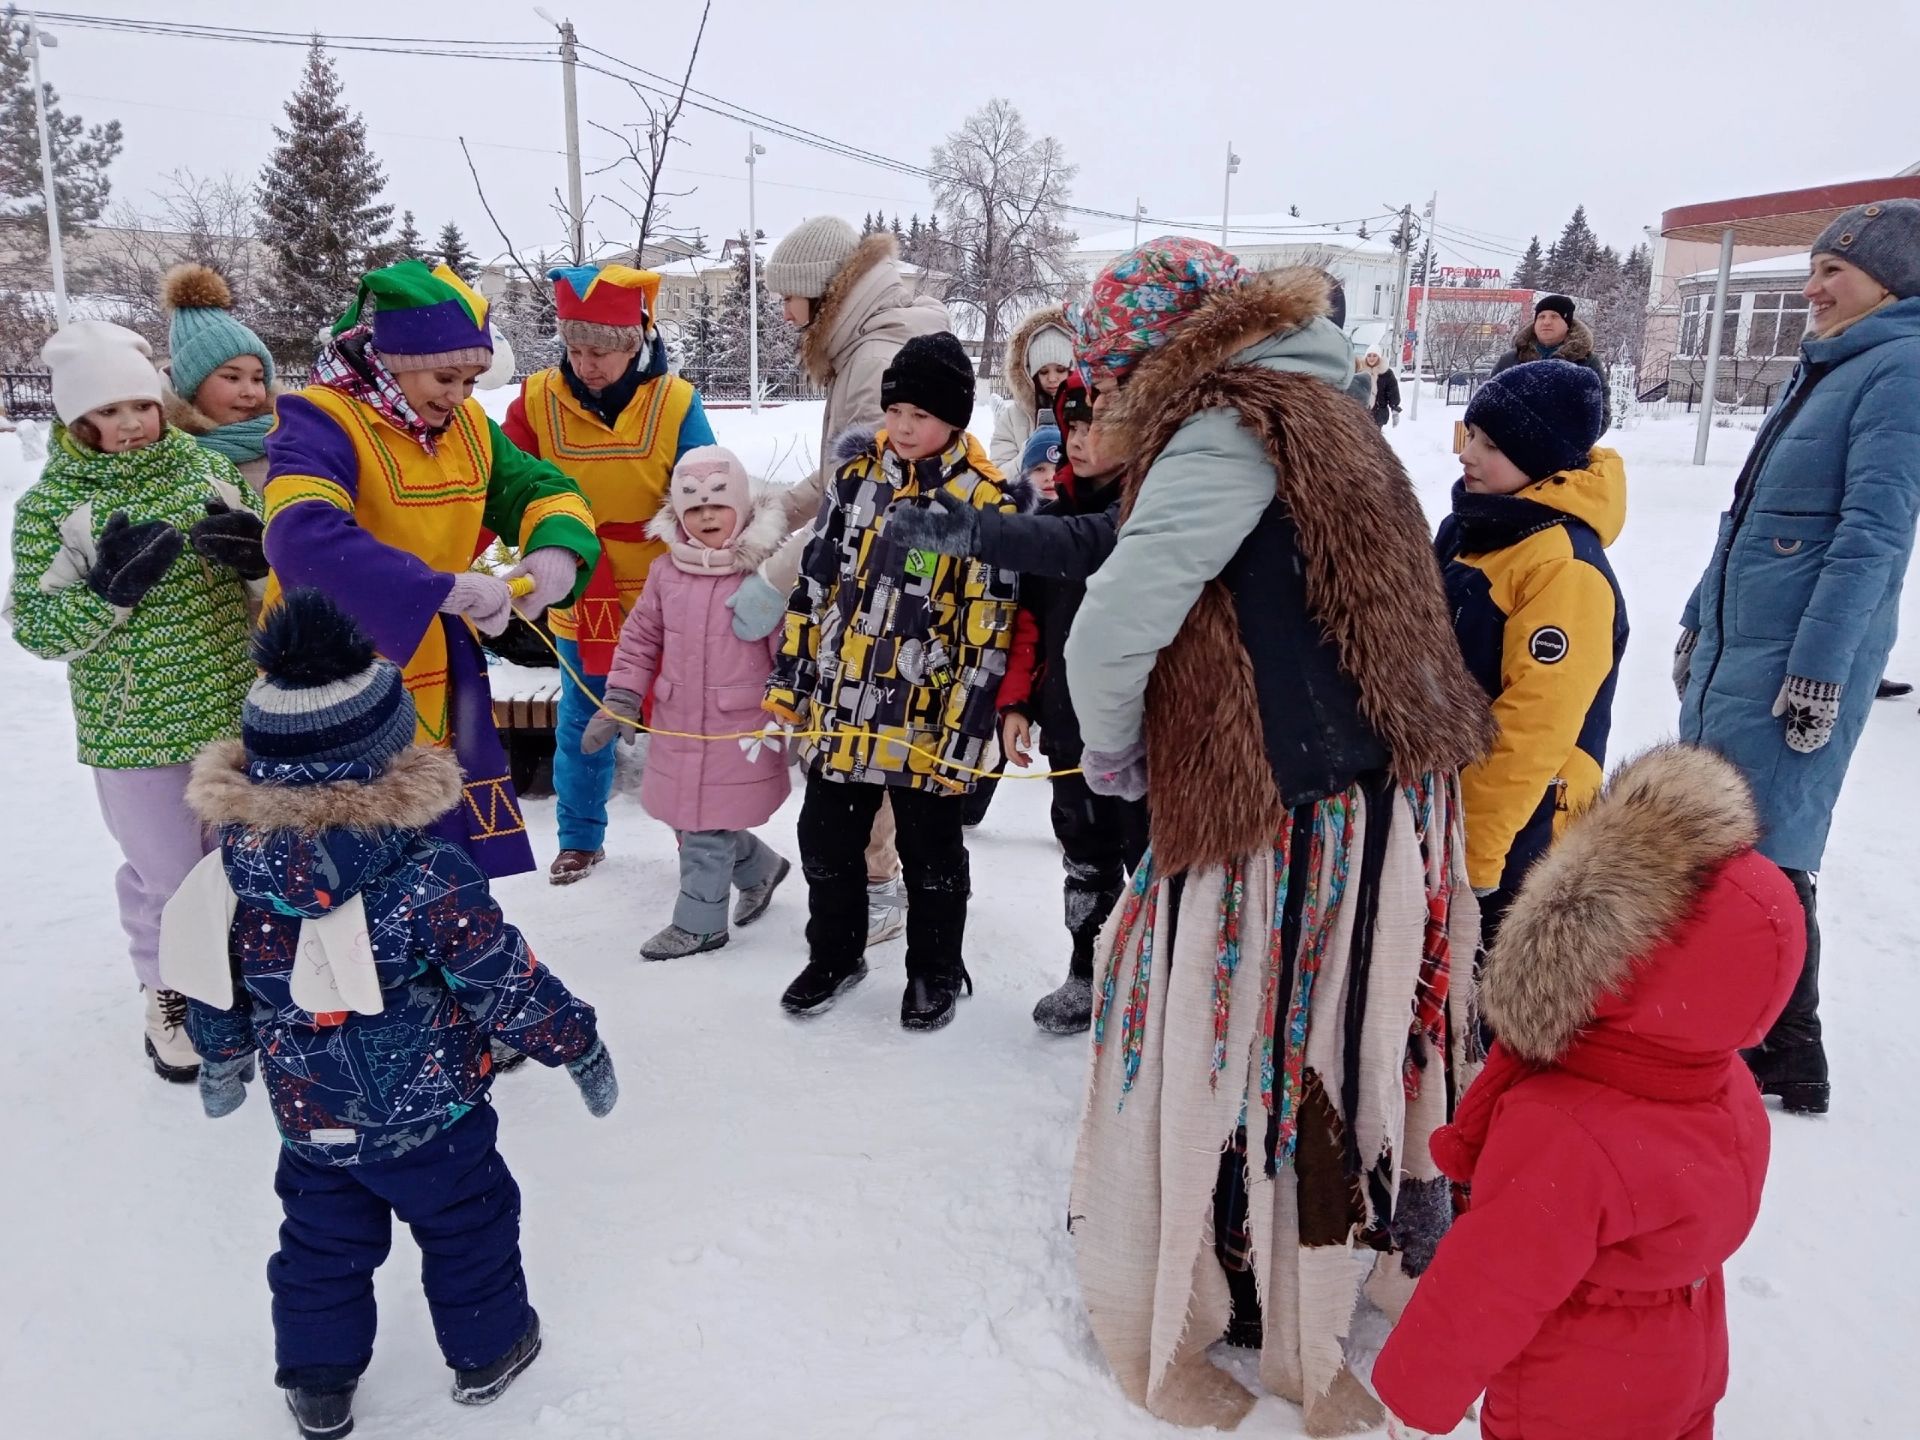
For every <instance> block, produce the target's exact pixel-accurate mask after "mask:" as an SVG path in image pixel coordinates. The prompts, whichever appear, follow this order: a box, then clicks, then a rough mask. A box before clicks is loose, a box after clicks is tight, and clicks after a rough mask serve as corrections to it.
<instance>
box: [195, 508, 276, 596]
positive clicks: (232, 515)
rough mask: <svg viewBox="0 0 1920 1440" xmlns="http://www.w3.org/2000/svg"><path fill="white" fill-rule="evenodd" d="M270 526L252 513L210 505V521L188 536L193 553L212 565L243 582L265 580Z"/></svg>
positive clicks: (208, 513) (208, 509) (267, 567)
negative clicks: (219, 567) (266, 540)
mask: <svg viewBox="0 0 1920 1440" xmlns="http://www.w3.org/2000/svg"><path fill="white" fill-rule="evenodd" d="M266 533H267V525H266V522H265V521H264V520H262V519H261V518H260V517H259V516H258V515H256V514H254V513H253V512H252V511H251V510H236V509H234V508H233V507H232V506H231V505H229V504H227V502H226V501H224V500H209V501H207V518H206V519H204V520H202V521H201V522H200V523H199V524H197V525H195V526H194V527H193V528H192V529H191V530H189V531H188V532H187V539H188V540H189V541H190V542H192V544H193V549H194V553H195V554H197V555H199V556H200V557H201V558H202V559H204V560H205V561H207V563H208V564H210V565H224V566H226V568H227V569H229V570H231V571H233V573H234V574H236V575H238V576H239V577H240V578H241V579H242V580H264V579H266V578H267V571H268V569H269V568H271V567H269V566H268V564H267V547H266V545H265V544H264V543H263V542H264V540H265V538H266Z"/></svg>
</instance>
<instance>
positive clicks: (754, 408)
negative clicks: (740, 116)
mask: <svg viewBox="0 0 1920 1440" xmlns="http://www.w3.org/2000/svg"><path fill="white" fill-rule="evenodd" d="M766 153H767V147H766V146H764V145H762V144H760V143H759V142H757V141H756V140H755V139H754V138H753V131H751V130H749V131H748V132H747V411H748V413H749V414H753V415H758V414H759V413H760V256H759V240H760V229H759V222H758V220H757V219H756V218H755V215H754V195H753V177H754V172H755V171H756V170H758V169H759V160H760V157H761V156H762V155H764V154H766Z"/></svg>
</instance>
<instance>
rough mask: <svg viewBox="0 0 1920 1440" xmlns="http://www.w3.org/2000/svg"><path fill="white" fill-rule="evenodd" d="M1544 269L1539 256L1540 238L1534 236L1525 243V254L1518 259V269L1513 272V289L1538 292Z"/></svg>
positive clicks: (1542, 260)
mask: <svg viewBox="0 0 1920 1440" xmlns="http://www.w3.org/2000/svg"><path fill="white" fill-rule="evenodd" d="M1545 267H1546V261H1545V259H1544V258H1543V257H1542V256H1541V254H1540V237H1539V236H1538V235H1536V236H1534V237H1533V239H1531V240H1529V241H1528V242H1527V253H1526V254H1525V255H1522V256H1521V257H1520V268H1519V269H1518V270H1515V271H1514V272H1513V288H1514V289H1516V290H1538V289H1539V288H1540V277H1541V274H1542V272H1543V271H1544V269H1545Z"/></svg>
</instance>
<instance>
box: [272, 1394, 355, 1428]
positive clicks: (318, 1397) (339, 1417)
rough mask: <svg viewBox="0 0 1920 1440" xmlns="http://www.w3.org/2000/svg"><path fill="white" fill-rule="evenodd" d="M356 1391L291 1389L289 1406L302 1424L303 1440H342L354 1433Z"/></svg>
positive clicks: (294, 1416)
mask: <svg viewBox="0 0 1920 1440" xmlns="http://www.w3.org/2000/svg"><path fill="white" fill-rule="evenodd" d="M353 1391H354V1387H353V1386H351V1385H349V1386H348V1387H347V1388H346V1389H344V1390H289V1391H287V1409H289V1410H291V1411H292V1412H293V1423H294V1424H296V1425H298V1426H299V1427H300V1436H301V1440H340V1437H341V1436H343V1435H351V1434H352V1433H353Z"/></svg>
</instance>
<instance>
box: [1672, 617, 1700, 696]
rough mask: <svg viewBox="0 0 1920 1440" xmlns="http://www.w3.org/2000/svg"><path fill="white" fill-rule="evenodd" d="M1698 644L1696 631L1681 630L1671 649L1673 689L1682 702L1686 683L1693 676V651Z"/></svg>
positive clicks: (1698, 634) (1685, 694)
mask: <svg viewBox="0 0 1920 1440" xmlns="http://www.w3.org/2000/svg"><path fill="white" fill-rule="evenodd" d="M1699 643H1700V632H1699V631H1698V630H1682V631H1681V632H1680V639H1679V641H1678V642H1677V643H1676V644H1675V645H1674V647H1673V689H1674V693H1675V694H1677V695H1678V696H1679V697H1680V698H1681V699H1682V700H1685V699H1686V698H1687V681H1688V679H1689V678H1690V677H1691V676H1692V674H1693V650H1694V647H1695V646H1696V645H1698V644H1699Z"/></svg>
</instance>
